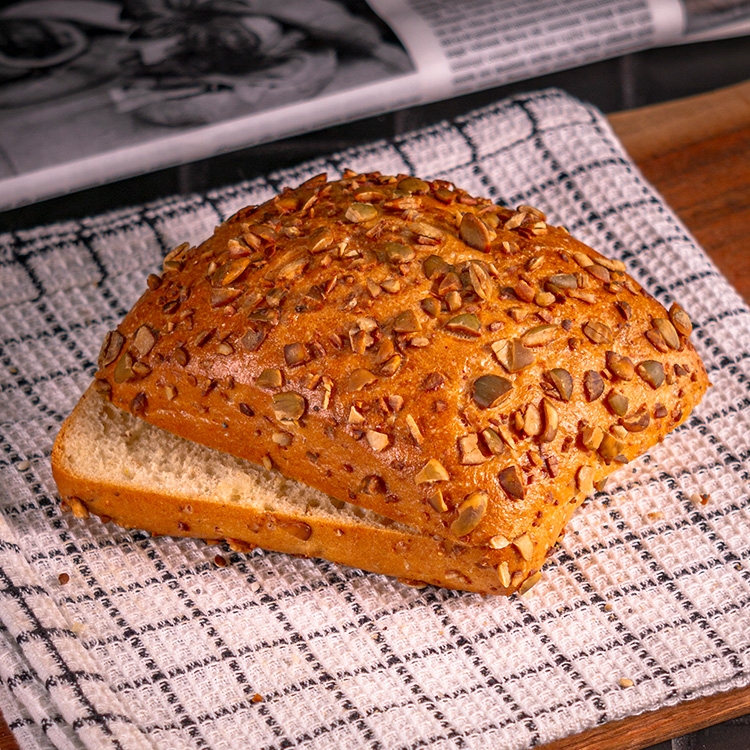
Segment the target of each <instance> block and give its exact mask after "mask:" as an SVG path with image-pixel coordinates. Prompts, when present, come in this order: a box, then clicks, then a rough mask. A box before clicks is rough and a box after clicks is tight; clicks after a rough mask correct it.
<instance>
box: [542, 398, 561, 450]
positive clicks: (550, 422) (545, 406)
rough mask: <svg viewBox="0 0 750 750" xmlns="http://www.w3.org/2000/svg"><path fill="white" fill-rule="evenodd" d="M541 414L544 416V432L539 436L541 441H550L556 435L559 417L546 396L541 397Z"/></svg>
mask: <svg viewBox="0 0 750 750" xmlns="http://www.w3.org/2000/svg"><path fill="white" fill-rule="evenodd" d="M542 416H543V418H544V432H543V433H542V434H541V435H540V436H539V440H541V442H543V443H551V442H552V441H553V440H554V439H555V436H556V435H557V429H558V427H559V424H560V418H559V416H558V414H557V409H555V407H554V406H553V405H552V403H551V402H550V401H548V400H547V399H546V398H543V399H542Z"/></svg>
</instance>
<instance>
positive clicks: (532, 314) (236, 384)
mask: <svg viewBox="0 0 750 750" xmlns="http://www.w3.org/2000/svg"><path fill="white" fill-rule="evenodd" d="M148 287H149V288H148V291H146V292H145V293H144V295H143V296H142V297H141V299H140V300H139V301H138V302H137V303H136V305H135V306H134V307H133V309H132V310H131V311H130V313H128V315H127V316H126V317H125V319H124V320H123V322H122V323H121V325H120V326H118V328H117V330H115V331H112V332H111V333H110V334H109V335H108V336H107V338H106V340H105V342H104V344H103V347H102V350H101V355H100V358H99V366H100V369H99V372H98V374H97V379H96V381H95V384H94V385H95V387H96V388H97V389H98V390H99V391H100V393H102V394H104V395H105V397H107V398H108V399H110V400H111V402H112V403H113V404H115V405H116V406H118V407H120V408H122V409H124V410H126V411H129V412H130V413H131V414H133V415H135V416H137V417H139V418H141V419H143V420H146V421H147V422H150V423H152V424H154V425H156V426H158V427H161V428H163V429H165V430H167V431H169V432H172V433H174V434H176V435H180V436H182V437H183V438H186V439H188V440H192V441H195V442H197V443H201V444H203V445H206V446H209V447H211V448H214V449H216V450H219V451H222V452H225V453H227V454H231V455H233V456H237V457H240V458H243V459H247V460H249V461H252V462H254V463H257V464H261V465H263V466H265V467H266V468H267V469H270V468H273V469H276V470H278V471H279V472H281V473H282V474H283V475H285V476H287V477H289V478H292V479H295V480H297V481H299V482H302V483H304V484H306V485H309V486H311V487H315V488H317V489H318V490H321V491H322V492H324V493H326V494H328V495H330V496H332V497H333V498H337V499H338V500H341V501H346V502H347V503H351V504H354V505H358V506H361V507H363V508H367V509H370V510H372V511H374V512H375V513H377V514H379V515H381V516H384V517H386V518H390V519H393V520H394V521H398V522H400V523H403V524H406V525H408V526H409V527H411V528H413V529H416V530H418V531H419V532H420V533H422V534H424V535H427V536H437V537H440V538H443V539H446V540H447V541H448V542H449V543H452V542H459V541H460V543H461V544H462V545H465V546H469V547H482V548H485V549H486V550H490V551H492V552H493V558H492V562H493V564H494V565H497V566H499V569H502V573H500V575H501V577H502V578H503V579H505V580H504V581H503V584H504V586H506V588H509V589H513V588H517V587H518V586H519V585H521V582H522V581H524V580H525V579H527V578H528V577H529V576H533V575H534V574H535V573H536V571H538V570H539V569H540V568H541V565H542V563H543V561H544V558H545V556H546V555H547V553H548V550H549V549H550V547H551V546H552V545H553V544H554V543H555V541H556V540H557V538H558V536H559V534H560V532H561V530H562V528H563V526H564V524H565V523H566V521H567V519H568V518H569V517H570V515H571V514H572V512H573V510H574V509H575V508H576V507H577V506H578V505H580V503H581V502H583V500H584V499H585V497H586V496H587V495H589V494H591V493H592V491H593V490H594V488H595V487H598V486H600V482H602V481H603V480H604V479H605V478H606V476H607V475H608V474H610V473H611V472H612V471H614V470H615V469H617V468H618V467H619V466H621V465H622V464H624V463H627V462H628V461H630V460H632V459H633V458H635V457H636V456H638V455H639V454H641V453H643V452H644V451H645V450H647V449H648V448H649V447H650V446H652V445H654V444H655V443H657V442H658V441H660V440H661V439H662V438H663V437H664V436H665V435H666V434H667V432H669V431H670V430H672V429H674V428H675V427H677V426H678V425H679V424H681V423H682V422H683V421H684V420H685V419H686V418H687V417H688V415H689V414H690V411H691V410H692V408H693V407H694V406H695V405H696V404H697V403H698V402H699V400H700V399H701V397H702V395H703V393H704V392H705V389H706V387H707V384H708V382H707V377H706V373H705V369H704V367H703V365H702V363H701V360H700V358H699V357H698V355H697V353H696V352H695V350H694V349H693V347H692V345H691V344H690V342H689V340H688V337H689V334H690V331H691V327H692V326H691V323H690V320H689V318H688V316H687V315H686V313H685V312H684V311H683V310H682V309H681V308H680V307H679V306H678V305H676V304H675V305H673V306H672V307H671V309H670V310H669V312H667V311H666V310H665V309H664V308H663V307H662V306H661V305H660V304H659V303H658V302H656V301H655V300H654V299H653V298H652V297H650V296H649V295H648V293H647V292H646V291H645V290H643V289H642V288H641V287H640V286H639V284H638V283H637V282H635V281H634V280H633V279H632V278H631V277H629V276H628V275H627V274H626V273H625V268H624V265H623V264H622V263H621V262H620V261H613V260H610V259H607V258H604V257H603V256H601V255H600V254H598V253H597V252H595V251H594V250H592V249H591V248H589V247H587V246H586V245H584V244H582V243H581V242H579V241H577V240H575V239H574V238H572V237H571V236H570V235H569V234H568V233H567V232H566V231H565V230H564V229H563V228H560V227H554V226H551V225H549V224H547V223H546V220H545V216H544V215H543V214H542V213H541V212H540V211H538V210H536V209H534V208H532V207H529V206H520V207H518V209H517V210H511V209H508V208H505V207H501V206H497V205H495V204H493V203H492V202H491V201H489V200H486V199H481V198H475V197H473V196H470V195H468V194H467V193H466V192H464V191H463V190H461V189H459V188H456V187H455V186H453V185H452V184H450V183H447V182H444V181H433V182H426V181H423V180H421V179H418V178H415V177H409V176H404V175H401V176H395V177H391V176H383V175H380V174H379V173H375V174H368V175H359V174H355V173H347V174H346V175H345V176H344V178H343V179H341V180H339V181H336V182H328V181H327V178H326V176H325V175H320V176H318V177H315V178H313V179H311V180H309V181H308V182H306V183H305V184H303V185H301V186H300V187H298V188H296V189H294V190H285V191H284V192H282V194H281V195H279V196H277V197H276V198H274V199H273V200H270V201H268V202H267V203H265V204H263V205H261V206H259V207H255V206H251V207H248V208H245V209H243V210H241V211H239V212H238V213H237V214H236V215H235V216H233V217H232V218H231V219H229V220H228V221H227V222H225V223H224V224H222V225H221V226H220V227H218V228H217V229H216V231H215V233H214V235H213V236H212V237H211V238H210V239H208V240H207V241H206V242H204V243H203V244H202V245H200V246H199V247H190V246H188V245H187V244H184V245H182V246H180V247H178V248H176V249H175V250H174V251H173V252H172V253H170V254H169V255H168V257H167V258H166V260H165V262H164V272H163V274H162V275H161V276H157V275H153V276H151V277H150V278H149V280H148ZM178 515H179V514H176V515H175V525H177V523H178V522H179V520H180V519H179V518H178ZM143 526H144V528H148V513H146V514H145V517H144V519H143ZM415 577H418V576H415Z"/></svg>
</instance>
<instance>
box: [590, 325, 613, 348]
mask: <svg viewBox="0 0 750 750" xmlns="http://www.w3.org/2000/svg"><path fill="white" fill-rule="evenodd" d="M583 334H584V336H586V338H587V339H588V340H589V341H591V342H593V343H594V344H611V343H612V340H613V335H612V330H611V329H610V328H609V326H607V325H605V324H604V323H600V322H599V321H596V320H589V321H587V322H586V323H584V324H583Z"/></svg>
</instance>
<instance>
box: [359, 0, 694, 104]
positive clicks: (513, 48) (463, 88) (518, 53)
mask: <svg viewBox="0 0 750 750" xmlns="http://www.w3.org/2000/svg"><path fill="white" fill-rule="evenodd" d="M371 5H372V6H373V8H375V9H376V10H377V11H378V13H379V14H380V15H382V16H383V17H384V18H386V19H388V20H389V22H390V23H391V25H392V26H393V28H395V29H396V30H403V34H402V37H403V38H404V39H405V40H406V42H405V43H406V44H407V46H410V45H412V44H413V45H416V46H415V47H414V53H413V57H414V59H415V61H416V62H417V65H419V64H420V62H422V63H423V65H424V68H423V72H424V74H425V80H423V82H422V83H423V85H424V86H426V93H427V95H428V96H436V95H439V94H440V92H444V91H445V90H446V88H448V89H449V90H450V91H451V94H452V95H454V96H455V95H458V94H463V93H467V92H471V91H478V90H481V89H485V88H490V87H492V86H499V85H503V84H506V83H511V82H513V81H519V80H523V79H525V78H532V77H535V76H539V75H543V74H544V73H549V72H552V71H556V70H562V69H565V68H572V67H575V66H578V65H583V64H585V63H589V62H593V61H596V60H603V59H606V58H609V57H616V56H618V55H621V54H624V53H627V52H633V51H635V50H639V49H645V48H648V47H653V46H658V45H661V44H666V43H671V42H673V41H675V39H678V38H680V37H681V35H682V33H683V31H684V29H685V24H686V21H685V17H686V14H685V8H684V6H683V4H682V3H681V2H680V0H610V1H609V2H602V1H601V0H599V1H597V0H536V1H535V2H529V0H465V2H461V3H458V2H446V1H445V0H407V2H401V0H371ZM409 11H413V14H412V13H409ZM410 48H411V47H410ZM417 49H418V51H419V54H418V55H417Z"/></svg>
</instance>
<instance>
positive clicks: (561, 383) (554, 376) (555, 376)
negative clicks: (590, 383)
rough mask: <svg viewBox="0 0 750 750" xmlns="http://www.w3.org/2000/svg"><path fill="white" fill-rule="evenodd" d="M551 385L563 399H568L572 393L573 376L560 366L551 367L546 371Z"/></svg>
mask: <svg viewBox="0 0 750 750" xmlns="http://www.w3.org/2000/svg"><path fill="white" fill-rule="evenodd" d="M547 377H548V378H549V379H550V382H551V383H552V385H554V386H555V390H556V391H557V393H558V395H559V396H560V398H561V399H562V400H563V401H570V398H571V396H572V395H573V378H572V377H571V375H570V373H569V372H568V371H567V370H564V369H563V368H562V367H553V368H552V369H551V370H550V371H549V372H548V373H547Z"/></svg>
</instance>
